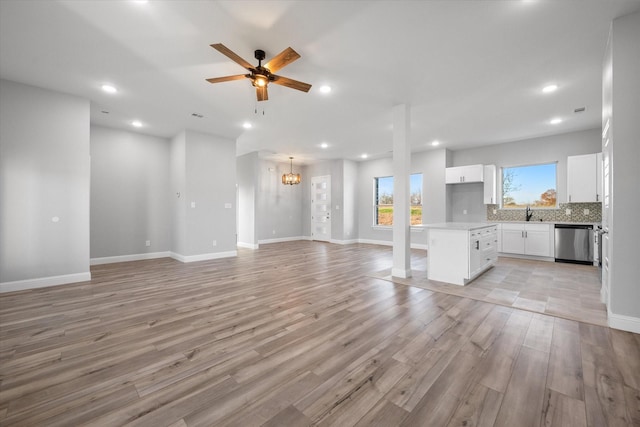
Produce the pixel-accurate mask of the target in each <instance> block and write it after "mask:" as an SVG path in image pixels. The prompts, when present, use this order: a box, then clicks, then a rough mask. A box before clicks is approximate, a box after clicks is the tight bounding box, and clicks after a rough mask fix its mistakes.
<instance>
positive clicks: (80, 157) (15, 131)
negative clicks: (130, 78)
mask: <svg viewBox="0 0 640 427" xmlns="http://www.w3.org/2000/svg"><path fill="white" fill-rule="evenodd" d="M0 122H1V123H2V126H1V127H0V291H3V292H6V291H13V290H20V289H28V288H35V287H42V286H51V285H58V284H62V283H72V282H79V281H85V280H90V279H91V273H90V271H89V186H90V158H89V101H88V100H86V99H82V98H78V97H75V96H71V95H66V94H62V93H58V92H53V91H49V90H45V89H41V88H37V87H33V86H27V85H23V84H20V83H15V82H11V81H8V80H0Z"/></svg>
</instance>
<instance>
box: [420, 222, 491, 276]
mask: <svg viewBox="0 0 640 427" xmlns="http://www.w3.org/2000/svg"><path fill="white" fill-rule="evenodd" d="M452 224H453V225H450V226H449V227H450V228H445V225H441V228H430V229H429V237H428V244H429V249H428V252H427V254H428V256H427V277H428V278H429V280H437V281H440V282H446V283H452V284H454V285H465V284H467V283H468V282H470V281H471V280H473V279H474V278H476V277H477V276H478V275H480V274H481V273H482V272H484V271H485V270H487V269H488V268H489V267H491V266H492V265H494V264H495V262H496V260H497V259H498V251H497V243H498V235H497V226H496V225H489V226H487V225H484V224H483V225H473V226H471V225H470V226H467V227H466V228H465V227H464V226H463V225H461V224H456V223H452Z"/></svg>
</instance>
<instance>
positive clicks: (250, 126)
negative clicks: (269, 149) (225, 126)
mask: <svg viewBox="0 0 640 427" xmlns="http://www.w3.org/2000/svg"><path fill="white" fill-rule="evenodd" d="M242 127H243V128H245V129H251V128H252V127H253V125H252V124H251V123H249V122H244V123H243V124H242Z"/></svg>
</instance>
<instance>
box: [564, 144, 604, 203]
mask: <svg viewBox="0 0 640 427" xmlns="http://www.w3.org/2000/svg"><path fill="white" fill-rule="evenodd" d="M601 201H602V153H594V154H584V155H581V156H569V157H567V202H569V203H584V202H601Z"/></svg>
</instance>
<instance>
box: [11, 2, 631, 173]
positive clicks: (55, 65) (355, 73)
mask: <svg viewBox="0 0 640 427" xmlns="http://www.w3.org/2000/svg"><path fill="white" fill-rule="evenodd" d="M638 10H640V0H575V1H572V0H553V1H551V0H548V1H544V0H537V1H536V0H529V1H522V0H511V1H480V0H475V1H417V0H413V1H362V0H360V1H333V0H329V1H320V0H316V1H235V0H234V1H187V0H180V1H167V0H150V1H149V2H148V3H147V4H139V2H134V1H124V0H123V1H96V0H94V1H88V0H85V1H79V0H78V1H51V0H47V1H38V0H31V1H25V0H2V1H0V76H1V77H2V78H6V79H9V80H14V81H18V82H22V83H27V84H31V85H35V86H40V87H44V88H48V89H53V90H57V91H62V92H66V93H70V94H74V95H78V96H81V97H84V98H88V99H90V100H91V121H92V123H96V124H99V125H104V126H110V127H116V128H126V129H132V128H131V126H130V122H131V121H132V120H133V119H139V120H141V121H142V122H143V124H144V126H143V128H141V129H140V130H137V131H139V132H143V133H147V134H151V135H158V136H162V137H172V136H173V135H175V134H177V133H178V132H179V131H181V130H182V129H185V128H188V129H194V130H198V131H203V132H208V133H213V134H217V135H222V136H224V137H228V138H232V139H235V140H237V143H238V145H237V146H238V154H244V153H247V152H250V151H255V150H259V151H261V152H262V153H267V156H270V157H272V158H278V159H282V160H285V161H286V160H287V157H288V156H289V155H292V156H295V157H296V159H297V162H298V161H302V162H307V163H309V162H314V161H318V160H322V159H332V158H347V159H353V160H359V159H360V157H359V156H360V155H361V154H362V153H368V154H369V156H370V158H375V157H385V156H388V155H389V151H390V150H391V146H392V125H391V120H392V113H391V111H392V107H393V106H394V105H397V104H408V105H409V106H410V107H411V121H412V126H411V143H412V148H413V150H414V151H422V150H428V149H432V147H431V145H430V142H431V141H433V140H434V139H437V140H439V141H441V142H442V145H441V147H446V148H450V149H453V150H455V149H460V148H467V147H474V146H481V145H486V144H495V143H501V142H508V141H514V140H520V139H526V138H531V137H537V136H544V135H549V134H555V133H564V132H570V131H576V130H582V129H590V128H595V127H598V126H600V115H601V111H600V109H601V72H602V59H603V55H604V50H605V45H606V41H607V34H608V31H609V26H610V22H611V20H612V19H614V18H616V17H618V16H622V15H625V14H628V13H631V12H634V11H638ZM212 43H223V44H225V45H226V46H227V47H229V48H230V49H231V50H233V51H235V52H236V53H237V54H239V55H240V56H241V57H243V58H245V59H246V60H247V61H249V62H250V63H252V64H253V63H256V61H255V60H254V58H253V51H254V50H255V49H263V50H265V51H266V53H267V59H269V58H271V57H272V56H274V55H276V54H277V53H279V52H280V51H282V50H283V49H284V48H286V47H288V46H291V47H292V48H293V49H295V50H296V51H297V52H298V53H299V54H300V55H301V56H302V57H301V58H300V59H299V60H297V61H296V62H294V63H292V64H290V65H288V66H287V67H285V68H283V69H282V70H280V71H278V73H277V74H279V75H283V76H287V77H290V78H293V79H295V80H300V81H303V82H307V83H311V84H312V85H313V87H312V89H311V90H310V91H309V93H303V92H299V91H296V90H292V89H289V88H285V87H282V86H277V85H273V84H272V85H270V86H269V98H270V99H269V101H267V102H261V103H257V102H256V100H255V91H254V89H253V87H252V86H251V84H250V82H249V81H247V80H238V81H232V82H226V83H220V84H216V85H212V84H210V83H208V82H206V81H205V79H206V78H210V77H219V76H225V75H232V74H242V73H244V72H245V70H244V69H243V68H242V67H240V66H239V65H237V64H235V63H234V62H232V61H231V60H229V59H228V58H227V57H225V56H223V55H222V54H220V53H219V52H217V51H215V50H214V49H212V48H211V47H209V45H210V44H212ZM105 82H109V83H112V84H114V85H115V86H116V87H117V88H118V89H119V92H118V93H117V94H115V95H108V94H106V93H103V92H102V91H101V90H100V86H101V85H102V84H103V83H105ZM548 83H556V84H558V85H559V87H560V88H559V90H558V91H557V92H555V93H553V94H543V93H542V92H541V89H542V87H543V86H545V85H546V84H548ZM324 84H328V85H330V86H331V87H332V88H333V90H332V92H331V93H330V94H328V95H325V94H322V93H320V91H319V90H318V88H319V87H320V86H321V85H324ZM578 107H587V110H586V112H584V113H579V114H576V113H574V109H575V108H578ZM256 108H257V113H256ZM102 111H108V112H109V113H108V114H105V113H102ZM192 113H198V114H202V115H203V116H204V117H203V118H195V117H192ZM552 117H561V118H562V119H563V120H564V121H563V123H561V124H559V125H555V126H553V125H550V124H549V120H550V119H551V118H552ZM245 121H249V122H252V123H253V128H252V129H249V130H245V129H243V127H242V124H243V123H244V122H245ZM322 142H326V143H328V144H329V148H327V149H322V148H320V144H321V143H322ZM269 153H271V154H269Z"/></svg>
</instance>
